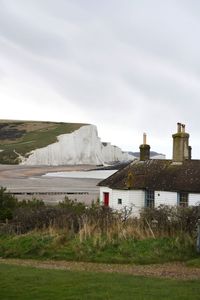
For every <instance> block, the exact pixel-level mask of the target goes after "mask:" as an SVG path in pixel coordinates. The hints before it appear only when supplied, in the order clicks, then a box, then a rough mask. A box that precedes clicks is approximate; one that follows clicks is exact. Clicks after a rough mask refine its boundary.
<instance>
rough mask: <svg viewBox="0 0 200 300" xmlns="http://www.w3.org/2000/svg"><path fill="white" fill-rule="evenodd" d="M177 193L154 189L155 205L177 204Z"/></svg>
mask: <svg viewBox="0 0 200 300" xmlns="http://www.w3.org/2000/svg"><path fill="white" fill-rule="evenodd" d="M177 204H178V202H177V193H175V192H165V191H155V207H157V206H159V205H177Z"/></svg>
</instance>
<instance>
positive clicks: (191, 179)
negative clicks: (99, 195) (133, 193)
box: [99, 159, 200, 193]
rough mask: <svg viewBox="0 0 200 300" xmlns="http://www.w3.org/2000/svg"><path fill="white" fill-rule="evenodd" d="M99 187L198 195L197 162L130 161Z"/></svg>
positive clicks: (199, 185) (198, 170)
mask: <svg viewBox="0 0 200 300" xmlns="http://www.w3.org/2000/svg"><path fill="white" fill-rule="evenodd" d="M99 186H107V187H110V188H111V189H123V190H126V189H153V190H160V191H183V192H184V191H185V192H186V191H187V192H193V193H200V160H186V161H184V162H183V163H182V164H177V163H174V162H172V161H171V160H159V159H152V160H146V161H138V160H137V161H133V162H131V163H130V164H129V165H128V166H126V167H125V168H123V169H121V170H119V171H118V172H116V173H114V174H113V175H111V176H110V177H108V178H107V179H105V180H103V181H101V182H100V183H99Z"/></svg>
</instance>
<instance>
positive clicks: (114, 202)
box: [100, 187, 200, 216]
mask: <svg viewBox="0 0 200 300" xmlns="http://www.w3.org/2000/svg"><path fill="white" fill-rule="evenodd" d="M104 192H107V193H109V206H110V207H111V208H113V209H116V210H124V207H125V206H126V207H132V214H133V215H135V216H139V213H140V210H141V209H142V208H143V207H144V206H145V191H144V190H116V189H114V190H112V189H110V188H107V187H100V201H101V203H102V204H103V193H104ZM118 199H122V204H118ZM159 205H169V206H176V205H178V194H177V193H176V192H166V191H155V207H158V206H159ZM188 205H189V206H192V205H200V194H189V202H188Z"/></svg>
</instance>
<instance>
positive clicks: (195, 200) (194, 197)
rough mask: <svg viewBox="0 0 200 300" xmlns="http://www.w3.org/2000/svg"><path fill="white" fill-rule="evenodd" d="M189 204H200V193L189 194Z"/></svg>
mask: <svg viewBox="0 0 200 300" xmlns="http://www.w3.org/2000/svg"><path fill="white" fill-rule="evenodd" d="M188 205H189V206H192V205H194V206H196V205H200V194H189V199H188Z"/></svg>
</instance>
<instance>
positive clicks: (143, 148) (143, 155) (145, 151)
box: [140, 133, 150, 161]
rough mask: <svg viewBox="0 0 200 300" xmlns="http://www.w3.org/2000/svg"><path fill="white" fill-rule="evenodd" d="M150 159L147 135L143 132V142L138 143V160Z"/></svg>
mask: <svg viewBox="0 0 200 300" xmlns="http://www.w3.org/2000/svg"><path fill="white" fill-rule="evenodd" d="M148 159H150V146H149V145H147V135H146V133H143V144H142V145H140V160H142V161H144V160H148Z"/></svg>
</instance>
